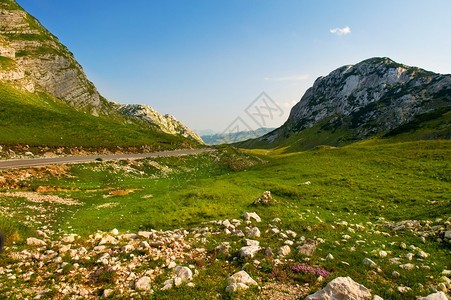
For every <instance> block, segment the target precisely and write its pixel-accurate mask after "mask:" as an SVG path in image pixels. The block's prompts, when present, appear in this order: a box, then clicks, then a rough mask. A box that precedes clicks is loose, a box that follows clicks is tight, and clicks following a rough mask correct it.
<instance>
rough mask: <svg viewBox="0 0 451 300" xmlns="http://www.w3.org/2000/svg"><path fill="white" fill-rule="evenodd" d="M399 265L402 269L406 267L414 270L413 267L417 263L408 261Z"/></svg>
mask: <svg viewBox="0 0 451 300" xmlns="http://www.w3.org/2000/svg"><path fill="white" fill-rule="evenodd" d="M399 267H400V268H401V269H405V270H412V269H413V268H415V265H414V264H411V263H408V264H404V265H399Z"/></svg>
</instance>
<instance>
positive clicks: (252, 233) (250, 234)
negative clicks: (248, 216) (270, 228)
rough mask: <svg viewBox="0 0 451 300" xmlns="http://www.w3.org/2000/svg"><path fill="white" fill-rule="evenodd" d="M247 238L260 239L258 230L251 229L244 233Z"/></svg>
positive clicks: (255, 228) (256, 228)
mask: <svg viewBox="0 0 451 300" xmlns="http://www.w3.org/2000/svg"><path fill="white" fill-rule="evenodd" d="M246 235H247V236H248V237H260V229H258V227H252V228H251V229H249V230H248V231H247V232H246Z"/></svg>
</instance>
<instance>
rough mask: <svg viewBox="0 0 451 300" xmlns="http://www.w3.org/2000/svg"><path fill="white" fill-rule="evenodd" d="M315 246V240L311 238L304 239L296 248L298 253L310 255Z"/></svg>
mask: <svg viewBox="0 0 451 300" xmlns="http://www.w3.org/2000/svg"><path fill="white" fill-rule="evenodd" d="M316 247H317V242H316V241H314V240H312V239H306V240H305V242H304V244H303V245H302V246H299V247H298V248H297V250H298V253H300V254H303V255H306V256H312V254H313V252H315V250H316Z"/></svg>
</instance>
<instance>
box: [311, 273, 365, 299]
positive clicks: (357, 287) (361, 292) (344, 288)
mask: <svg viewBox="0 0 451 300" xmlns="http://www.w3.org/2000/svg"><path fill="white" fill-rule="evenodd" d="M370 298H371V293H370V290H369V289H367V288H366V287H364V286H363V285H361V284H359V283H357V282H355V281H354V280H352V279H351V278H350V277H337V278H335V279H334V280H332V281H331V282H329V283H328V284H327V285H326V287H325V288H323V289H322V290H319V291H318V292H316V293H314V294H312V295H309V296H307V297H306V298H305V299H306V300H341V299H343V300H344V299H349V300H360V299H362V300H363V299H370Z"/></svg>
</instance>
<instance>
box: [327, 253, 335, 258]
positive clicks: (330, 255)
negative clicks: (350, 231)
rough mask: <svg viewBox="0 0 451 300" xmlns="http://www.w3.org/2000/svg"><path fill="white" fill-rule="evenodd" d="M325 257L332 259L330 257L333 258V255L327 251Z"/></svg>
mask: <svg viewBox="0 0 451 300" xmlns="http://www.w3.org/2000/svg"><path fill="white" fill-rule="evenodd" d="M326 259H330V260H332V259H334V256H333V255H332V254H331V253H329V254H327V256H326Z"/></svg>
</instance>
